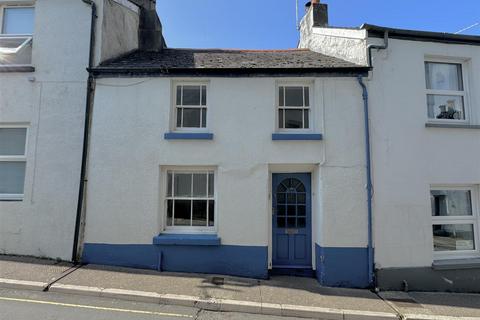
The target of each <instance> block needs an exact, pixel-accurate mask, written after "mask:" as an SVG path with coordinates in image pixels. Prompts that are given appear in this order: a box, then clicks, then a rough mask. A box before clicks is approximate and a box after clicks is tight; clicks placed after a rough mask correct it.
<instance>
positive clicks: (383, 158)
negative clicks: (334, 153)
mask: <svg viewBox="0 0 480 320" xmlns="http://www.w3.org/2000/svg"><path fill="white" fill-rule="evenodd" d="M314 6H315V7H316V8H318V13H317V16H326V7H325V5H323V4H314ZM314 17H315V14H311V15H307V16H306V18H305V20H304V21H303V22H304V23H303V24H302V33H301V35H302V39H301V42H300V47H306V48H310V49H311V50H314V51H318V52H321V53H323V54H328V55H331V56H335V57H339V58H342V59H346V60H348V61H351V62H354V63H362V64H368V65H370V66H372V68H373V69H372V72H371V74H370V76H369V78H368V79H365V82H366V83H367V86H368V93H369V107H370V126H371V136H370V142H371V152H372V153H371V158H372V162H371V165H372V172H373V174H372V178H373V189H374V193H373V197H372V200H373V203H372V210H373V240H374V247H375V269H376V285H377V286H378V287H379V288H380V289H382V290H383V289H386V290H392V289H393V290H408V289H410V290H442V291H445V290H447V291H473V292H479V291H480V289H479V288H480V280H479V279H480V195H479V191H480V161H479V159H480V90H479V89H480V79H479V78H478V74H479V73H480V37H478V36H468V35H459V34H445V33H436V32H424V31H413V30H400V29H392V28H385V27H378V26H373V25H367V24H365V25H363V26H361V27H360V28H358V29H351V28H336V27H329V26H326V25H322V24H315V22H313V23H312V21H311V20H312V19H313V18H314ZM309 19H310V22H308V21H309ZM312 25H313V27H312ZM327 159H328V158H327ZM338 236H339V235H338Z"/></svg>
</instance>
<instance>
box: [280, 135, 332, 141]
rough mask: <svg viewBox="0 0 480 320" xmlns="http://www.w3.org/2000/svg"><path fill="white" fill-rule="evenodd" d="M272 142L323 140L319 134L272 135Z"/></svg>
mask: <svg viewBox="0 0 480 320" xmlns="http://www.w3.org/2000/svg"><path fill="white" fill-rule="evenodd" d="M272 140H274V141H278V140H291V141H293V140H296V141H305V140H323V135H322V134H320V133H273V134H272Z"/></svg>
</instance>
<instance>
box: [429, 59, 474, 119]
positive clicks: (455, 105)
mask: <svg viewBox="0 0 480 320" xmlns="http://www.w3.org/2000/svg"><path fill="white" fill-rule="evenodd" d="M425 74H426V86H427V106H428V119H429V120H449V121H462V120H467V115H466V108H465V97H466V92H465V83H464V77H463V70H462V64H460V63H445V62H430V61H427V62H425Z"/></svg>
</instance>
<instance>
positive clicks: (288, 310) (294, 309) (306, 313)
mask: <svg viewBox="0 0 480 320" xmlns="http://www.w3.org/2000/svg"><path fill="white" fill-rule="evenodd" d="M46 285H47V283H41V282H33V281H18V280H10V279H0V287H4V288H5V287H6V288H11V289H12V288H13V289H25V290H43V288H44V287H45V286H46ZM49 291H51V292H58V293H68V294H78V295H89V296H97V297H106V298H115V299H121V300H128V301H136V302H147V303H158V304H170V305H181V306H187V307H196V308H199V309H203V310H209V311H222V312H244V313H252V314H263V315H273V316H290V317H300V318H317V319H323V320H392V319H398V317H397V316H396V315H395V314H393V313H392V314H390V313H384V312H368V311H358V310H342V309H330V308H321V307H308V306H297V305H285V304H284V305H281V304H274V303H259V302H249V301H239V300H228V299H215V298H210V299H204V298H200V297H194V296H183V295H174V294H159V293H156V292H144V291H132V290H123V289H107V288H97V287H87V286H76V285H66V284H59V283H56V284H53V285H52V286H51V287H50V289H49ZM412 320H413V318H412Z"/></svg>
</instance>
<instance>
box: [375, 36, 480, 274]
mask: <svg viewBox="0 0 480 320" xmlns="http://www.w3.org/2000/svg"><path fill="white" fill-rule="evenodd" d="M426 56H437V57H445V58H454V59H455V58H458V59H460V60H466V61H467V70H465V71H466V72H467V78H468V91H469V103H468V107H469V108H470V111H471V116H472V117H471V123H472V124H480V107H479V102H480V90H479V88H480V78H479V77H478V74H480V58H479V57H480V47H478V46H466V45H453V44H440V43H429V42H419V41H406V40H394V39H390V46H389V48H388V50H382V51H380V52H378V53H375V56H374V70H373V77H372V78H371V80H370V81H369V85H368V86H369V91H370V103H371V125H372V151H373V171H374V188H375V195H374V216H375V246H376V251H375V252H376V264H377V267H379V268H387V267H417V266H430V265H431V264H432V261H433V239H432V226H431V221H432V219H431V208H430V196H429V194H430V191H429V190H430V185H432V184H480V166H479V159H480V130H478V129H476V130H475V129H452V128H426V127H425V123H426V122H427V105H426V93H425V71H424V70H425V68H424V61H425V57H426Z"/></svg>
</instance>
